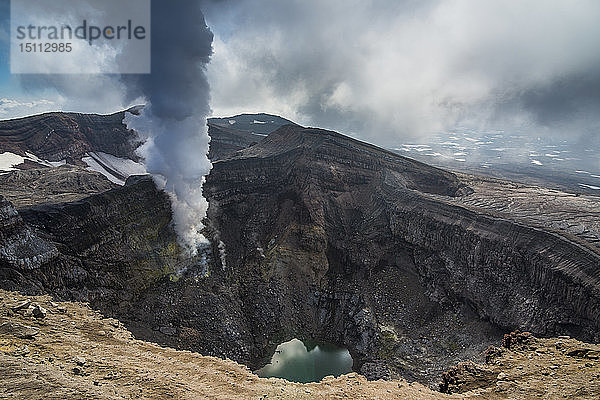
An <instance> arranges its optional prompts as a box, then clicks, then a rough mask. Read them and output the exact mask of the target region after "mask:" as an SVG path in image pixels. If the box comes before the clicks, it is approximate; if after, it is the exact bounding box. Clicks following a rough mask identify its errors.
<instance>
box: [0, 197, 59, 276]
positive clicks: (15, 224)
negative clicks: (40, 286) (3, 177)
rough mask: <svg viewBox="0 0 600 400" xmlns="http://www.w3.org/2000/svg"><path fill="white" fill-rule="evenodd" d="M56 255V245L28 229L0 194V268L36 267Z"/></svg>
mask: <svg viewBox="0 0 600 400" xmlns="http://www.w3.org/2000/svg"><path fill="white" fill-rule="evenodd" d="M56 256H58V251H57V249H56V247H55V246H54V245H53V244H52V243H49V242H48V241H45V240H43V239H41V238H40V237H39V236H38V235H37V234H36V233H35V232H34V231H33V230H32V229H30V228H29V227H28V226H27V225H26V224H25V223H24V222H23V219H22V218H21V216H20V215H19V213H18V212H17V210H16V209H15V208H14V207H13V205H12V204H11V203H10V202H8V201H7V200H5V199H4V197H2V196H0V269H5V268H10V269H14V270H15V271H20V272H23V271H25V270H31V269H36V268H39V267H40V266H41V265H43V264H45V263H47V262H49V261H51V260H52V259H54V258H55V257H56ZM0 279H1V275H0Z"/></svg>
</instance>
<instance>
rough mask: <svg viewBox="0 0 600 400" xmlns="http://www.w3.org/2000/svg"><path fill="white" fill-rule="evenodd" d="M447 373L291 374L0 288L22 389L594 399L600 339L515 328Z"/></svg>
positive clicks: (31, 395) (0, 350) (61, 394)
mask: <svg viewBox="0 0 600 400" xmlns="http://www.w3.org/2000/svg"><path fill="white" fill-rule="evenodd" d="M486 358H487V360H488V361H487V362H486V363H484V364H481V365H480V364H474V363H462V364H459V365H458V366H456V367H455V368H452V369H451V370H450V371H448V372H446V373H445V374H444V375H443V381H442V388H443V390H445V391H446V392H449V393H451V394H448V393H446V394H443V393H440V392H436V391H433V390H431V389H429V388H426V387H424V386H422V385H420V384H418V383H408V382H407V381H405V380H392V381H383V380H379V381H367V380H366V379H365V378H364V377H362V376H360V375H358V374H356V373H351V374H348V375H343V376H341V377H339V378H333V377H326V378H324V379H323V380H322V381H321V382H318V383H310V384H297V383H291V382H287V381H285V380H282V379H276V378H271V379H264V378H259V377H257V376H256V375H254V374H252V373H251V372H250V371H249V370H248V368H247V367H245V366H242V365H239V364H237V363H235V362H233V361H229V360H223V359H218V358H214V357H205V356H201V355H199V354H197V353H192V352H189V351H178V350H174V349H172V348H168V347H161V346H158V345H155V344H151V343H148V342H144V341H141V340H136V339H134V338H133V335H132V334H131V333H130V332H129V331H127V330H126V329H125V327H124V326H123V324H122V323H121V322H119V321H118V320H115V319H112V318H106V317H104V316H103V315H102V314H100V313H99V312H97V311H94V310H92V309H90V308H89V306H87V305H85V304H81V303H69V302H55V301H53V300H52V299H51V298H50V297H48V296H36V297H31V296H22V295H19V294H17V293H14V292H7V291H4V290H0V373H1V374H2V382H1V383H0V396H1V397H2V398H7V399H8V398H20V399H25V398H26V399H48V398H60V399H132V398H148V399H199V398H204V399H269V398H277V399H345V398H355V399H375V398H379V399H511V398H512V399H515V398H518V399H538V398H544V399H564V398H569V399H575V398H577V399H597V398H598V394H599V393H600V360H599V358H600V346H598V345H590V344H586V343H582V342H579V341H577V340H574V339H570V338H566V337H563V338H555V339H537V338H535V337H533V336H531V335H530V334H517V333H513V334H511V335H507V336H506V337H505V338H504V341H503V344H502V346H499V347H491V348H490V349H488V350H487V352H486Z"/></svg>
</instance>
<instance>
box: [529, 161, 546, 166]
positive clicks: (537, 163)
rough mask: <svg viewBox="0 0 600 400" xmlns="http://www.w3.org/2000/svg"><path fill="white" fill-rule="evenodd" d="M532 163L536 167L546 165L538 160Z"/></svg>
mask: <svg viewBox="0 0 600 400" xmlns="http://www.w3.org/2000/svg"><path fill="white" fill-rule="evenodd" d="M531 163H532V164H535V165H544V164H542V163H541V162H539V161H538V160H531Z"/></svg>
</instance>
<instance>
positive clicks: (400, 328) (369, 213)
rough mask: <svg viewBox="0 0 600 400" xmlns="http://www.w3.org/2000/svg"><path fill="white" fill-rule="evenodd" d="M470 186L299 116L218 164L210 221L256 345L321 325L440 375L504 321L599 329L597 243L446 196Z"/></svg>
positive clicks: (418, 373)
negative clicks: (309, 125) (304, 123)
mask: <svg viewBox="0 0 600 400" xmlns="http://www.w3.org/2000/svg"><path fill="white" fill-rule="evenodd" d="M470 192H471V190H470V189H469V188H468V187H466V186H464V185H463V184H462V183H461V182H460V181H459V180H458V179H457V177H456V176H454V175H453V174H451V173H448V172H445V171H441V170H439V169H436V168H432V167H429V166H427V165H424V164H421V163H418V162H415V161H412V160H409V159H406V158H403V157H399V156H397V155H395V154H392V153H388V152H386V151H384V150H381V149H379V148H376V147H375V146H370V145H368V144H364V143H361V142H358V141H355V140H352V139H350V138H347V137H344V136H342V135H339V134H336V133H333V132H328V131H323V130H318V129H305V128H301V127H295V126H286V127H282V128H280V129H279V130H278V131H276V132H274V133H273V134H271V135H270V136H269V137H268V138H267V139H265V140H263V141H261V142H260V143H259V144H257V145H255V146H252V147H250V148H247V149H244V150H241V151H239V152H238V153H236V154H234V155H232V156H230V157H229V158H227V159H226V160H222V161H217V162H215V163H214V168H213V170H212V172H211V174H210V175H209V177H208V179H207V182H206V184H205V194H206V196H207V197H208V199H209V203H210V208H209V219H210V223H211V228H212V230H213V232H214V234H215V237H218V239H219V240H221V241H223V242H224V243H225V251H226V269H227V271H229V272H228V275H230V276H232V277H235V278H234V281H235V282H236V284H237V290H238V292H239V296H240V300H241V303H242V311H243V315H244V318H245V320H246V321H247V322H246V327H247V329H248V330H249V332H250V338H252V341H253V346H254V347H253V348H252V349H251V354H252V355H254V356H255V357H257V356H258V357H259V356H260V355H265V356H266V355H267V352H264V349H266V348H268V349H272V348H274V346H275V345H276V344H277V343H278V342H280V341H282V340H283V339H289V338H291V337H300V338H302V337H312V338H319V339H324V340H328V341H332V342H335V343H338V344H340V345H345V346H347V347H348V348H349V349H350V351H351V353H352V355H353V356H354V359H355V368H357V369H359V370H361V371H362V372H363V373H366V374H367V375H371V376H372V377H381V376H385V377H391V376H396V375H398V374H401V375H404V376H407V377H412V378H420V379H431V378H432V377H433V376H434V375H435V373H436V371H438V370H439V368H443V366H444V365H445V366H448V365H450V364H453V363H454V362H455V361H456V360H459V359H465V358H468V357H472V356H474V355H475V354H477V353H478V352H479V351H482V350H483V349H484V348H485V347H487V345H488V344H489V343H491V342H492V341H493V340H495V338H497V337H498V336H497V335H498V334H499V331H500V330H501V329H512V328H521V329H528V330H532V331H534V332H538V333H541V334H560V333H569V334H572V335H576V336H578V337H583V338H585V339H592V340H597V338H598V335H599V332H600V329H599V320H600V315H599V314H598V310H599V307H598V303H597V301H598V289H597V288H598V283H597V280H596V278H597V271H598V268H597V266H598V262H599V259H600V258H599V257H598V254H596V253H593V252H589V251H587V250H586V249H584V248H581V247H579V246H577V245H574V244H573V243H571V242H569V241H568V240H566V239H565V238H563V237H559V236H556V235H552V234H548V233H545V232H542V231H540V230H537V229H532V228H528V227H524V226H520V225H517V224H515V223H512V222H510V221H506V220H502V219H496V218H493V217H490V216H482V215H479V214H477V213H474V212H470V211H467V210H465V209H464V208H461V207H458V206H456V205H453V204H451V203H450V201H449V200H450V199H451V198H452V196H460V195H464V194H469V193H470ZM445 199H447V200H445ZM215 243H216V240H215ZM216 251H217V250H216V249H215V252H216ZM486 321H489V322H486ZM498 328H501V329H498ZM250 338H249V339H248V341H250ZM251 365H252V364H251ZM254 365H256V364H254ZM361 367H364V368H362V369H361ZM369 371H371V372H372V371H376V372H375V374H374V375H373V374H370V372H369Z"/></svg>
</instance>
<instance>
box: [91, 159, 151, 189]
mask: <svg viewBox="0 0 600 400" xmlns="http://www.w3.org/2000/svg"><path fill="white" fill-rule="evenodd" d="M81 161H83V162H84V163H86V164H87V166H88V167H87V168H86V169H87V170H89V171H96V172H99V173H101V174H102V175H104V176H105V177H106V178H108V180H109V181H111V182H112V183H116V184H117V185H121V186H123V185H124V184H125V179H127V178H128V177H129V176H131V175H144V174H146V173H147V172H146V168H145V167H144V166H143V165H142V164H139V163H136V162H135V161H133V160H129V159H127V158H120V157H117V156H113V155H112V154H108V153H103V152H90V153H88V155H87V156H86V157H83V158H82V159H81Z"/></svg>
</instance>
